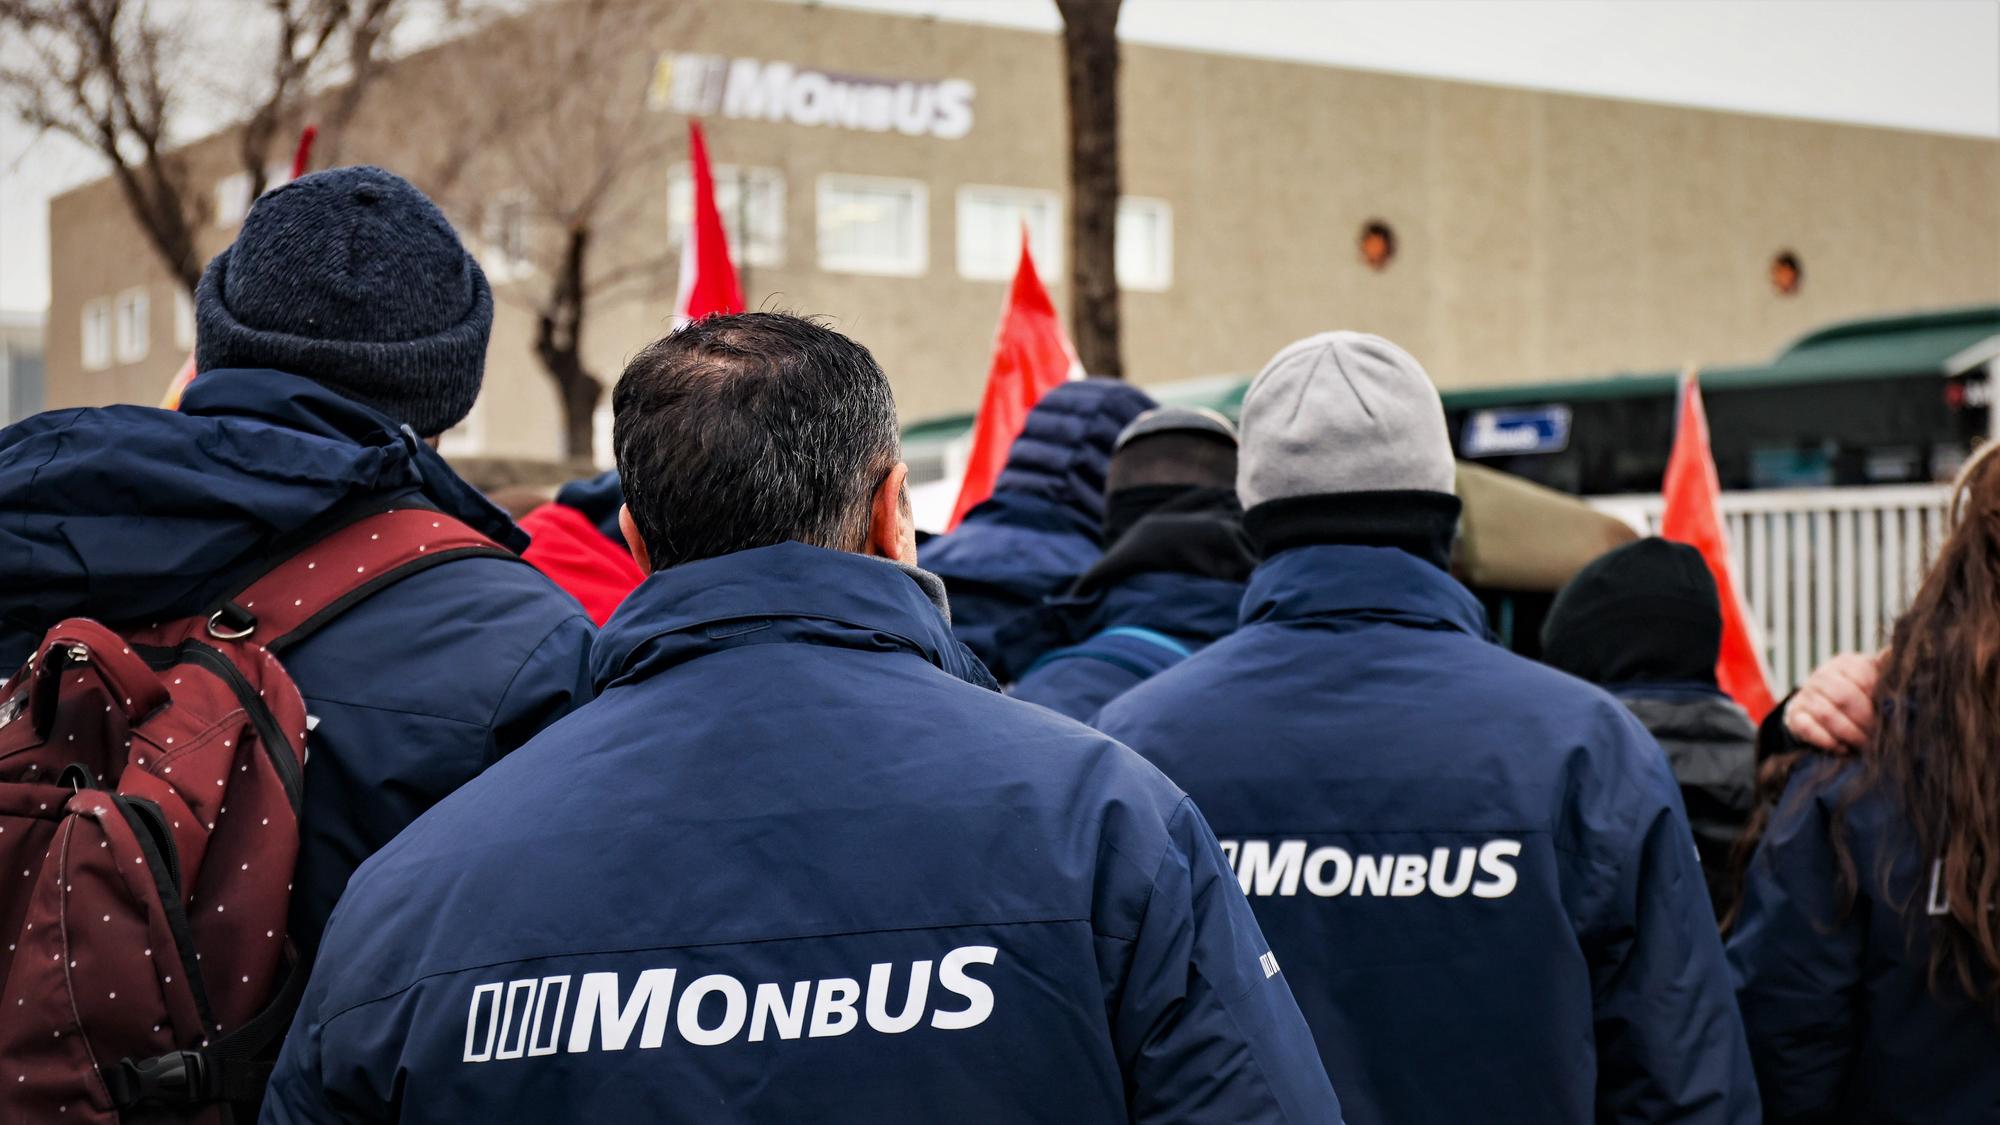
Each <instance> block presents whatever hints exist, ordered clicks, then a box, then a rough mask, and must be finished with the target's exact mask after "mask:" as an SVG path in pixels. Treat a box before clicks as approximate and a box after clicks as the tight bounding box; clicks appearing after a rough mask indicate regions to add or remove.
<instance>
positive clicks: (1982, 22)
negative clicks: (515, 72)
mask: <svg viewBox="0 0 2000 1125" xmlns="http://www.w3.org/2000/svg"><path fill="white" fill-rule="evenodd" d="M196 2H197V3H199V2H202V0H196ZM225 2H227V0H225ZM819 2H822V3H828V4H834V5H838V6H843V7H854V8H868V9H874V10H880V11H891V12H902V13H907V14H913V15H935V16H938V17H940V18H944V19H957V20H967V21H972V22H979V23H990V24H1001V25H1006V26H1012V27H1028V28H1039V29H1046V30H1053V29H1054V28H1055V27H1056V25H1057V17H1056V13H1055V7H1054V4H1053V3H1051V2H1050V0H819ZM1119 33H1120V35H1121V36H1123V37H1124V38H1126V39H1128V40H1131V41H1134V42H1144V43H1157V44H1162V45H1167V46H1179V47H1198V48H1202V49H1208V50H1219V51H1227V52H1231V53H1236V54H1245V55H1256V56H1264V57H1271V58H1285V59H1294V60H1300V61H1306V62H1321V63H1330V64H1337V65H1343V66H1358V67H1366V68H1368V69H1373V70H1387V71H1398V72H1405V73H1414V74H1429V75H1438V76H1441V77H1447V78H1462V79H1467V80H1471V81H1478V82H1492V83H1498V84H1501V85H1509V86H1527V87H1535V88H1539V89H1550V90H1568V91H1573V92H1577V93H1587V94H1600V95H1607V96H1611V97H1623V98H1637V99H1641V100H1646V101H1657V102H1668V103H1673V104H1679V105H1695V106H1707V107H1712V108H1718V109H1734V110H1746V111H1750V112H1754V113H1770V114H1778V115H1783V116H1790V117H1810V118H1818V119H1822V120H1829V121H1845V122H1854V123H1860V124H1868V125H1886V126H1892V127H1896V128H1907V129H1926V130H1934V131H1939V132H1950V133H1964V134H1970V135H1974V136H1983V137H2000V0H1758V2H1756V3H1751V2H1747V0H1126V3H1125V8H1124V14H1123V15H1122V17H1121V18H1120V23H1119ZM31 142H33V137H32V136H31V135H30V134H28V133H27V132H26V131H25V130H23V129H22V128H21V127H20V126H18V125H16V124H14V123H13V122H12V121H11V120H8V121H4V122H0V308H5V309H38V308H41V307H42V306H44V305H45V304H46V303H47V301H48V247H47V230H46V221H47V214H46V206H45V204H46V201H47V198H48V196H49V195H51V194H53V193H54V192H56V191H60V190H62V189H64V188H66V187H68V186H70V185H71V184H74V183H76V182H78V181H79V180H81V179H85V178H88V177H89V176H91V175H94V174H95V172H96V168H95V166H94V165H93V164H92V162H91V161H90V160H89V158H88V157H87V156H85V155H82V154H79V153H77V152H75V151H74V150H73V149H72V148H71V147H70V146H67V145H64V144H61V143H58V142H55V141H53V140H44V141H42V142H40V143H31ZM134 249H135V252H142V248H137V247H135V248H134Z"/></svg>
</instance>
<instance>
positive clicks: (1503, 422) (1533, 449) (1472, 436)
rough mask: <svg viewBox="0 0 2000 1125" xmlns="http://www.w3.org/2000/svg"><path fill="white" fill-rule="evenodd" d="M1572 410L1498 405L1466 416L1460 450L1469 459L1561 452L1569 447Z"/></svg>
mask: <svg viewBox="0 0 2000 1125" xmlns="http://www.w3.org/2000/svg"><path fill="white" fill-rule="evenodd" d="M1569 417H1570V415H1569V407H1567V406H1562V405H1560V404H1552V405H1549V406H1496V407H1491V408H1488V409H1485V410H1475V411H1473V412H1472V413H1470V414H1467V415H1466V416H1465V429H1464V431H1463V432H1462V433H1460V434H1459V443H1458V444H1459V451H1460V453H1461V455H1462V456H1465V457H1500V456H1505V455H1509V454H1516V453H1560V452H1562V451H1563V450H1564V449H1566V448H1568V446H1569Z"/></svg>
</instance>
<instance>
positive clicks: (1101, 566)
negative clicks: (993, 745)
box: [1001, 489, 1257, 722]
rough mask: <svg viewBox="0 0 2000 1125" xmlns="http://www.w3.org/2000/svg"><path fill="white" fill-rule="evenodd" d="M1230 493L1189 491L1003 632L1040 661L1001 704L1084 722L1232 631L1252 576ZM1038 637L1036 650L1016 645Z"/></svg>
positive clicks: (1251, 556) (1005, 642) (1005, 639)
mask: <svg viewBox="0 0 2000 1125" xmlns="http://www.w3.org/2000/svg"><path fill="white" fill-rule="evenodd" d="M1256 565H1257V563H1256V555H1255V552H1254V550H1253V549H1252V548H1251V545H1250V540H1249V537H1248V536H1247V535H1245V534H1244V532H1243V512H1242V509H1241V508H1239V507H1237V505H1236V497H1235V494H1234V493H1228V494H1226V495H1222V496H1218V495H1215V494H1214V493H1213V491H1212V490H1207V489H1190V490H1189V491H1188V493H1187V494H1186V495H1184V496H1181V497H1179V498H1176V499H1173V500H1169V501H1167V502H1165V503H1164V504H1161V505H1160V506H1159V507H1157V508H1155V509H1154V510H1153V511H1152V512H1151V513H1150V514H1148V515H1146V516H1144V517H1142V518H1141V519H1139V520H1138V521H1137V522H1136V523H1134V524H1133V525H1132V526H1131V527H1130V528H1127V529H1126V531H1125V534H1124V535H1122V536H1120V537H1119V539H1118V541H1117V542H1116V543H1114V544H1112V546H1111V549H1110V550H1108V551H1106V552H1105V554H1104V557H1103V558H1102V559H1100V560H1098V563H1097V565H1095V566H1093V567H1091V568H1090V570H1089V571H1087V572H1086V573H1085V574H1084V576H1083V577H1082V578H1079V579H1077V582H1076V585H1075V586H1073V587H1071V588H1070V591H1069V592H1068V593H1067V594H1065V595H1064V596H1062V597H1060V598H1054V599H1051V600H1050V601H1049V602H1047V603H1045V604H1044V605H1043V606H1042V608H1041V609H1039V610H1037V611H1035V612H1034V613H1031V614H1024V615H1022V616H1021V617H1018V618H1016V619H1015V620H1014V622H1012V623H1010V624H1009V625H1008V626H1007V627H1006V628H1004V629H1002V630H1001V644H1002V646H1003V647H1004V648H1007V649H1010V650H1014V651H1029V650H1039V651H1041V655H1040V656H1038V657H1036V658H1035V660H1034V661H1033V663H1031V664H1029V665H1028V667H1027V671H1026V672H1024V673H1023V674H1022V675H1021V676H1020V678H1019V679H1017V680H1015V681H1014V684H1013V686H1012V687H1010V688H1009V689H1008V694H1009V695H1012V696H1013V697H1014V698H1016V699H1025V700H1027V701H1029V702H1030V703H1039V704H1041V705H1042V706H1044V707H1047V708H1048V709H1050V710H1051V711H1056V712H1059V713H1061V714H1064V715H1068V716H1069V717H1071V718H1073V719H1080V720H1083V721H1085V722H1088V721H1089V720H1090V719H1091V718H1092V717H1093V716H1095V715H1096V714H1097V711H1098V708H1100V707H1103V706H1104V705H1105V704H1106V703H1109V702H1111V701H1112V700H1113V699H1115V698H1117V697H1118V696H1119V695H1121V694H1123V693H1124V692H1126V691H1128V690H1130V689H1131V688H1132V686H1133V685H1135V684H1138V683H1140V682H1141V681H1143V680H1145V679H1146V678H1147V677H1149V676H1154V675H1158V674H1159V673H1160V672H1163V671H1165V670H1166V669H1168V668H1171V667H1173V666H1174V665H1175V664H1178V663H1180V662H1181V661H1182V660H1185V659H1187V658H1188V657H1189V656H1191V655H1193V654H1194V653H1195V652H1197V651H1199V650H1200V649H1201V648H1202V647H1203V646H1205V645H1208V644H1210V643H1212V642H1213V641H1214V640H1215V639H1216V638H1217V637H1222V636H1226V635H1228V634H1229V633H1231V632H1233V631H1234V630H1235V628H1236V615H1237V611H1238V609H1239V608H1240V606H1241V605H1242V602H1243V584H1244V581H1245V580H1246V579H1248V578H1249V576H1250V572H1251V570H1252V569H1254V568H1255V567H1256ZM1029 629H1040V630H1043V631H1044V632H1045V633H1046V634H1048V635H1047V637H1045V638H1044V639H1043V640H1041V641H1040V642H1032V641H1031V640H1030V639H1028V638H1026V637H1024V636H1022V634H1023V633H1025V632H1026V631H1027V630H1029Z"/></svg>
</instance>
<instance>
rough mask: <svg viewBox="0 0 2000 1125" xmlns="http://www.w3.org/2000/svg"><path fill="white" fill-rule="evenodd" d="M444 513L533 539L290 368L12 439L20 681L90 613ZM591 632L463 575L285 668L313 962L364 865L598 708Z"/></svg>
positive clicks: (9, 488) (480, 576)
mask: <svg viewBox="0 0 2000 1125" xmlns="http://www.w3.org/2000/svg"><path fill="white" fill-rule="evenodd" d="M396 497H407V498H409V499H410V500H411V501H413V502H416V501H426V502H428V503H430V504H432V505H435V506H436V507H438V508H440V509H442V510H443V511H445V512H448V513H450V514H451V515H453V516H455V517H457V518H458V519H460V520H463V521H464V522H466V523H467V524H469V525H471V526H472V527H473V528H475V529H477V530H479V531H481V532H484V533H485V534H486V535H488V536H491V537H493V538H494V539H496V540H497V541H499V542H501V543H502V544H504V545H506V546H510V547H515V548H517V549H518V547H519V546H520V545H521V543H522V542H523V541H524V537H523V536H522V535H521V534H520V532H519V530H518V529H516V528H515V527H514V525H513V523H512V522H511V521H510V520H508V519H507V516H506V514H505V513H503V512H501V511H500V510H499V509H498V508H495V507H494V506H493V505H491V504H490V503H488V502H487V501H486V499H485V498H484V497H482V496H480V495H479V493H477V492H475V491H474V490H473V489H472V488H471V487H470V486H469V485H467V484H466V483H465V482H464V481H462V480H460V479H459V478H458V477H457V476H456V475H455V474H453V473H452V471H451V469H450V468H449V467H447V466H446V465H445V463H444V461H443V460H442V459H440V458H439V457H438V455H437V454H436V453H435V452H433V451H432V450H431V449H430V447H428V446H426V445H424V444H422V443H421V442H418V441H417V440H416V439H415V438H414V437H412V436H409V435H408V434H407V433H405V432H403V431H401V430H400V429H399V428H398V427H397V426H396V425H395V423H393V422H392V421H390V420H389V419H388V418H387V417H385V416H383V415H382V414H379V413H377V412H376V411H374V410H371V409H369V408H368V407H365V406H361V405H358V404H356V403H354V402H351V401H349V400H348V399H345V398H342V397H340V396H339V395H337V394H335V393H333V392H332V391H329V390H327V389H326V388H325V387H322V386H320V385H319V384H317V383H313V382H310V381H308V380H305V379H301V378H298V377H296V376H293V375H286V374H281V373H279V372H276V371H239V370H214V371H205V372H203V373H202V375H201V377H200V378H198V379H196V380H195V381H194V383H193V384H192V385H191V386H190V387H189V388H188V391H187V394H186V396H185V397H184V398H183V400H182V405H181V412H180V413H171V412H168V411H164V410H154V409H150V408H146V407H137V406H111V407H103V408H99V409H84V410H63V411H55V412H51V413H48V414H41V415H37V416H35V417H33V418H29V419H27V420H26V421H23V422H20V423H17V424H15V425H13V426H10V427H8V428H7V429H6V430H4V431H0V667H5V668H7V669H8V670H10V671H11V670H12V669H13V668H15V667H17V666H18V665H19V664H20V662H21V661H22V660H24V659H26V658H27V656H28V654H29V652H30V651H31V650H32V649H33V647H34V645H35V643H36V642H37V641H38V640H39V639H40V637H41V634H42V632H43V631H44V630H45V629H47V628H48V627H49V626H50V625H53V624H54V623H56V622H57V621H60V620H62V619H63V618H65V617H70V616H74V615H78V614H83V615H88V616H91V617H96V618H98V619H100V620H103V621H106V622H108V623H112V624H121V623H122V624H128V625H130V624H139V625H143V624H148V623H151V622H153V621H158V620H161V619H164V618H170V617H177V616H186V615H189V614H192V613H196V612H199V611H200V610H201V609H203V608H204V607H205V606H207V605H208V604H209V603H210V602H212V601H213V600H215V599H216V598H218V597H221V596H223V595H224V594H226V593H228V592H229V590H230V589H231V588H232V586H233V584H235V583H239V582H241V581H242V580H244V579H246V578H248V577H250V576H251V575H250V574H246V573H244V571H245V569H246V568H251V569H255V568H258V567H259V566H260V565H262V564H261V563H260V560H262V559H266V558H268V556H269V553H270V552H271V551H272V550H273V547H274V544H276V543H278V542H279V541H281V540H283V539H284V538H285V537H286V536H287V535H288V534H290V533H293V532H296V531H298V530H299V529H301V528H304V527H307V526H309V525H311V524H312V523H313V522H314V521H315V520H318V519H319V518H321V517H323V516H325V515H326V514H327V513H328V512H330V511H333V510H335V509H338V508H340V507H342V506H343V505H346V504H350V503H359V502H364V501H373V500H383V501H387V500H390V499H392V498H396ZM593 632H594V630H593V629H592V628H591V625H590V622H589V620H588V619H587V618H585V617H584V616H583V614H582V612H581V610H579V609H578V607H577V604H576V602H575V601H574V600H572V599H571V598H570V597H569V596H568V595H567V594H564V593H563V592H561V591H560V590H557V589H556V588H555V587H554V586H553V585H551V584H550V583H549V582H548V580H547V579H545V578H543V577H542V576H541V575H539V574H537V573H535V571H534V570H533V569H531V568H530V567H528V566H526V565H525V564H521V563H513V562H508V561H506V560H503V559H461V560H458V561H455V562H450V563H446V564H444V565H442V566H438V567H434V568H432V569H430V570H427V571H423V572H421V573H418V574H415V575H412V576H411V577H409V578H407V579H405V580H403V581H401V582H399V583H397V584H396V585H394V586H391V587H389V588H387V589H385V590H383V591H381V592H380V593H377V594H375V595H374V596H372V597H370V598H368V599H367V600H366V601H364V602H362V603H361V604H360V605H358V606H356V607H355V608H353V609H352V610H350V611H348V612H347V613H345V614H343V615H342V616H341V617H339V618H338V619H337V620H335V621H334V622H333V623H332V624H330V625H328V626H327V627H326V628H324V629H322V630H321V631H319V632H317V633H315V634H313V635H312V636H310V637H308V638H306V639H305V640H303V641H301V642H300V643H299V644H298V645H297V646H296V647H294V648H293V649H291V650H290V651H289V652H287V653H286V654H285V660H284V664H285V669H286V671H287V672H289V673H290V674H291V676H292V679H293V680H294V681H295V682H296V683H297V684H298V686H299V690H300V692H301V693H302V694H303V695H304V696H305V702H306V710H307V712H308V713H309V714H311V715H313V716H314V717H316V718H317V719H319V724H318V725H317V726H316V727H315V728H314V730H313V733H312V736H311V737H310V739H308V758H307V762H306V793H305V817H304V822H303V824H302V825H301V829H300V834H301V841H300V851H299V862H298V873H297V877H296V878H295V879H294V880H293V891H292V934H293V936H294V938H295V939H297V940H298V941H299V942H300V943H301V945H302V947H304V948H306V949H307V950H310V949H311V948H312V946H313V945H314V943H315V942H316V941H317V939H318V936H319V932H320V930H321V928H322V927H323V926H324V925H325V924H326V918H327V914H328V913H329V912H330V911H331V910H332V909H333V903H334V900H335V899H337V898H339V897H340V892H341V888H342V887H343V886H345V885H346V883H347V877H348V875H349V874H350V873H352V872H353V870H354V868H355V867H356V866H357V865H358V864H359V863H360V862H361V861H362V860H364V859H366V858H367V857H368V856H369V855H370V854H372V853H373V852H374V851H375V850H376V849H377V848H380V847H381V846H382V845H383V844H386V843H388V842H389V839H390V837H392V836H394V835H395V834H396V833H398V832H400V831H402V829H403V827H404V826H405V825H407V824H409V823H410V822H411V821H412V820H415V819H416V817H417V814H418V813H421V812H423V811H424V810H425V809H427V808H429V807H430V806H431V805H432V804H434V803H436V801H437V800H438V799H439V798H441V797H443V796H444V795H445V794H447V793H449V792H451V791H452V790H453V789H456V788H458V787H459V786H460V785H463V784H464V783H465V782H466V781H467V780H469V779H470V778H472V777H473V776H474V775H475V774H477V773H479V771H481V770H483V769H485V768H486V767H487V766H489V765H491V764H492V763H493V762H494V761H495V760H496V759H498V758H499V757H500V756H501V755H503V754H505V753H507V752H508V751H510V750H512V749H514V748H515V747H516V746H519V745H520V744H521V743H523V742H526V741H527V740H528V739H529V738H531V737H533V736H534V734H535V733H536V732H537V731H540V730H541V729H542V728H543V727H545V726H547V725H548V724H549V723H550V722H552V721H554V720H555V719H557V718H560V717H561V716H562V715H564V714H565V713H567V712H568V711H570V710H571V709H572V708H574V707H576V706H577V705H578V704H580V703H582V702H583V701H584V700H585V699H587V698H589V694H590V681H589V674H588V671H589V670H588V665H587V662H588V658H589V645H590V639H591V636H592V633H593Z"/></svg>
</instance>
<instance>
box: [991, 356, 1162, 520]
mask: <svg viewBox="0 0 2000 1125" xmlns="http://www.w3.org/2000/svg"><path fill="white" fill-rule="evenodd" d="M1155 405H1157V404H1156V403H1155V402H1154V401H1153V397H1152V396H1151V395H1149V394H1147V393H1146V392H1144V391H1142V390H1140V389H1138V388H1137V387H1134V386H1132V385H1130V384H1128V383H1123V382H1119V381H1118V380H1116V379H1079V380H1075V381H1073V382H1068V383H1064V384H1062V385H1061V386H1059V387H1057V388H1055V389H1054V390H1052V391H1050V392H1049V393H1048V394H1046V395H1043V396H1042V400H1041V401H1040V402H1039V403H1036V404H1035V408H1034V409H1033V410H1031V411H1029V412H1028V419H1027V422H1026V423H1025V424H1024V425H1023V426H1022V427H1021V436H1020V437H1018V438H1015V439H1014V445H1013V447H1012V448H1011V449H1010V450H1009V451H1008V453H1007V466H1006V468H1004V469H1002V470H1000V479H999V480H998V481H996V482H995V483H994V485H993V498H992V499H989V500H988V501H987V502H986V503H985V504H981V505H980V506H979V507H977V508H974V509H973V510H972V511H970V512H968V513H966V517H965V519H966V522H968V523H973V522H979V521H981V520H982V519H984V520H991V521H994V522H1002V523H1005V522H1011V521H1012V519H1011V518H1012V517H1016V516H1017V515H1018V514H1019V513H1020V512H1022V511H1024V510H1025V511H1034V512H1036V513H1037V514H1045V513H1046V514H1052V515H1053V516H1054V517H1055V518H1058V519H1062V520H1063V521H1064V522H1066V523H1067V522H1071V521H1073V522H1074V524H1075V526H1076V527H1077V528H1078V529H1080V530H1082V531H1083V532H1084V533H1085V534H1088V535H1090V536H1092V537H1093V538H1095V537H1096V536H1098V535H1099V534H1100V529H1101V528H1102V526H1103V523H1104V484H1105V480H1106V478H1107V477H1108V476H1109V474H1110V471H1111V451H1112V447H1113V446H1115V445H1116V444H1117V443H1118V435H1119V433H1121V432H1122V431H1123V430H1124V429H1125V427H1126V426H1127V425H1128V424H1130V423H1131V421H1132V419H1134V418H1137V417H1138V416H1139V415H1141V414H1143V413H1145V412H1146V411H1147V410H1150V409H1152V408H1153V407H1154V406H1155ZM1028 499H1032V500H1038V501H1042V503H1041V504H1034V503H1022V502H1021V501H1023V500H1028ZM995 501H1000V503H998V504H995ZM1010 501H1011V503H1010ZM987 505H993V507H992V508H991V509H990V510H987V511H986V512H985V514H984V516H983V517H982V514H981V509H985V508H987ZM1051 510H1052V511H1051ZM1045 518H1046V517H1045Z"/></svg>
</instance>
